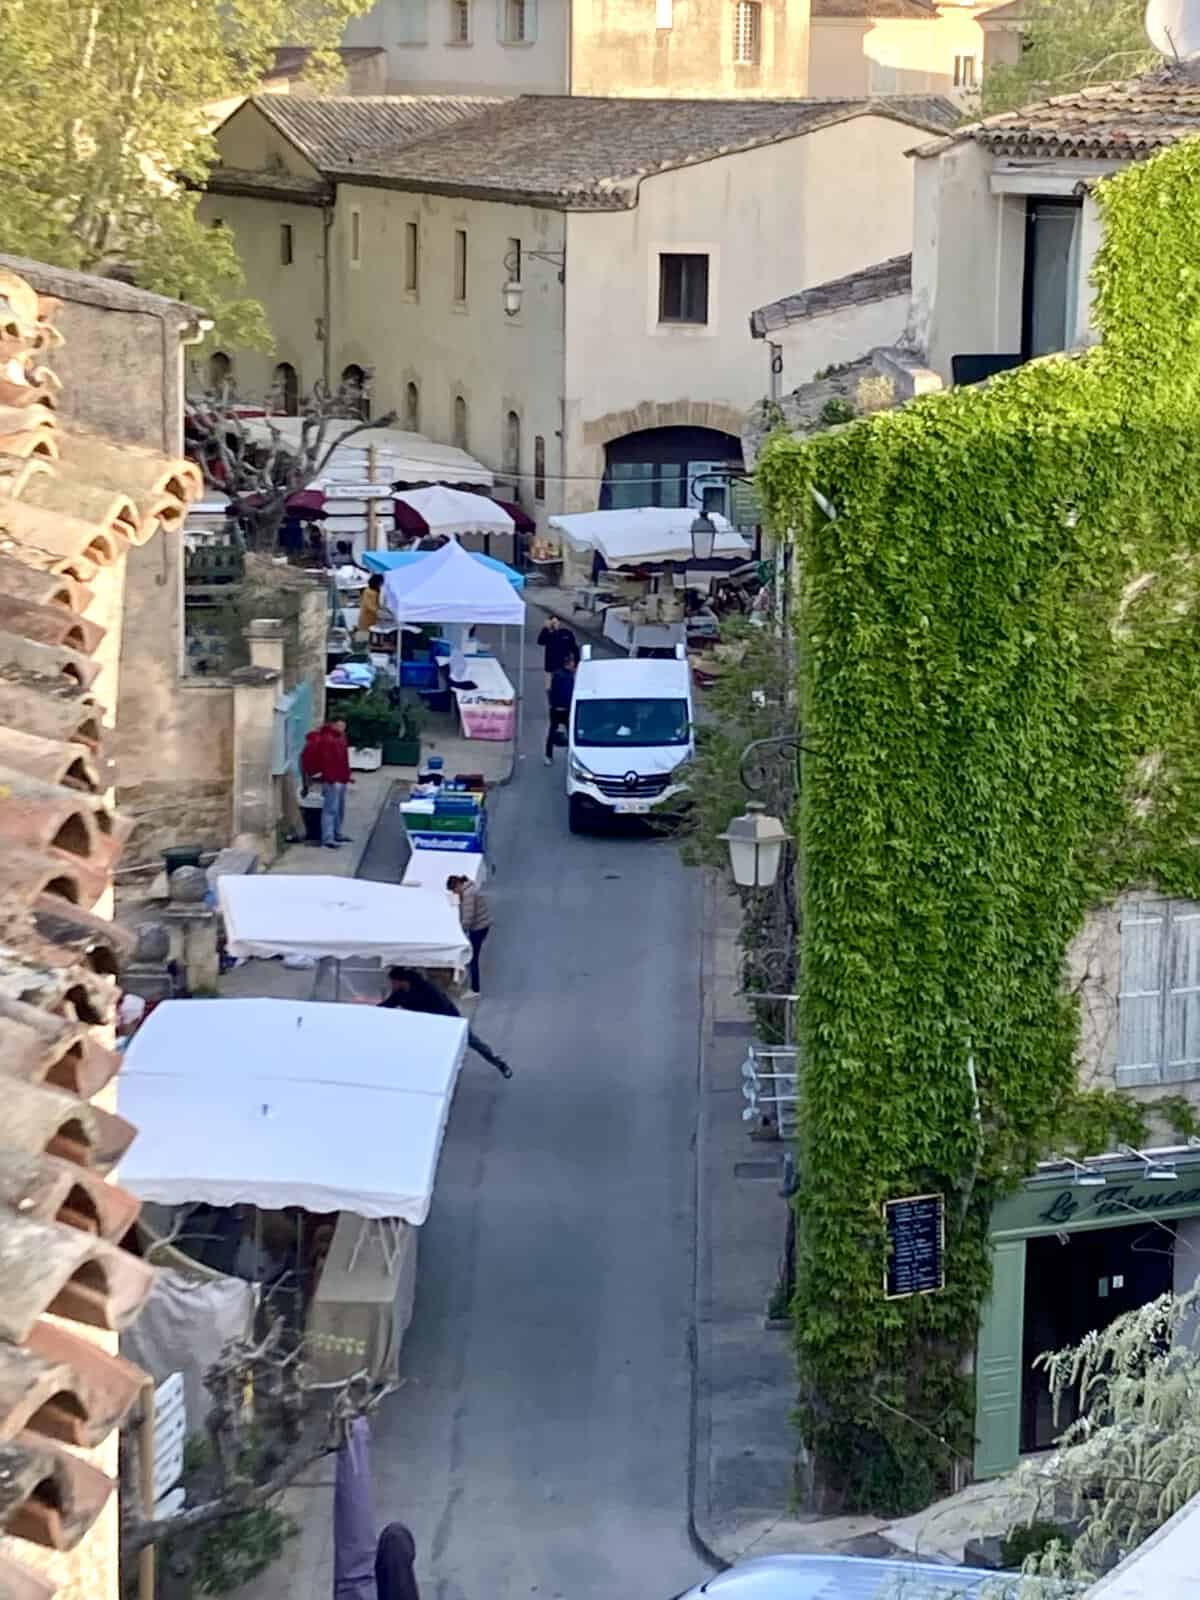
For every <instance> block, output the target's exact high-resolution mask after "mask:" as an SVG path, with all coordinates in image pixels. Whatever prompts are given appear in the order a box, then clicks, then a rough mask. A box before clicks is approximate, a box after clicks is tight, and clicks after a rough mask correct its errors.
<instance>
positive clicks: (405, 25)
mask: <svg viewBox="0 0 1200 1600" xmlns="http://www.w3.org/2000/svg"><path fill="white" fill-rule="evenodd" d="M427 9H428V5H427V0H400V4H399V7H398V15H397V17H396V38H397V42H398V43H399V44H425V43H426V42H427V40H428V38H429V27H428V18H427V16H426V11H427Z"/></svg>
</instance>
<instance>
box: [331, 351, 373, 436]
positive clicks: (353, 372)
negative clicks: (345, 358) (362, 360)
mask: <svg viewBox="0 0 1200 1600" xmlns="http://www.w3.org/2000/svg"><path fill="white" fill-rule="evenodd" d="M339 398H340V400H341V403H342V407H343V408H344V410H345V413H346V414H347V415H348V416H353V417H361V418H362V420H363V421H364V422H369V421H370V418H371V375H370V373H369V372H368V371H367V370H366V368H365V367H360V366H359V365H358V364H357V363H356V362H351V364H350V365H349V366H348V367H343V368H342V388H341V394H340V396H339Z"/></svg>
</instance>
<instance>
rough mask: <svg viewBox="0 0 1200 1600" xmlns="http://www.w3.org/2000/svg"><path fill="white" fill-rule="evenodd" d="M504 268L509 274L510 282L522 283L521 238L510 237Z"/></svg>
mask: <svg viewBox="0 0 1200 1600" xmlns="http://www.w3.org/2000/svg"><path fill="white" fill-rule="evenodd" d="M504 270H505V272H507V274H508V281H509V283H520V281H521V241H520V239H510V240H509V241H508V249H507V251H506V252H505V256H504Z"/></svg>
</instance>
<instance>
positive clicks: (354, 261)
mask: <svg viewBox="0 0 1200 1600" xmlns="http://www.w3.org/2000/svg"><path fill="white" fill-rule="evenodd" d="M361 260H362V212H361V211H352V212H351V213H350V265H351V266H353V267H357V266H358V264H359V263H360V262H361Z"/></svg>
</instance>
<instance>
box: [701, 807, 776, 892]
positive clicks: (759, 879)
mask: <svg viewBox="0 0 1200 1600" xmlns="http://www.w3.org/2000/svg"><path fill="white" fill-rule="evenodd" d="M718 837H719V838H720V839H721V840H722V841H723V842H724V843H725V844H727V845H728V846H729V865H730V868H731V870H732V872H733V881H734V883H736V884H737V886H738V888H739V889H769V888H770V887H771V885H772V884H773V883H774V882H775V879H776V876H777V875H778V873H779V861H780V858H781V856H782V855H783V847H784V845H785V844H786V843H787V838H788V831H787V829H786V828H785V827H784V825H783V823H782V822H780V820H779V818H778V817H771V816H768V815H767V813H766V807H765V806H763V805H761V804H760V803H759V802H758V801H756V800H751V801H750V803H749V805H747V807H746V809H745V811H744V813H743V814H742V815H741V816H740V817H734V819H733V821H732V822H731V823H730V824H729V826H728V828H726V830H725V832H724V833H722V834H719V835H718Z"/></svg>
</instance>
